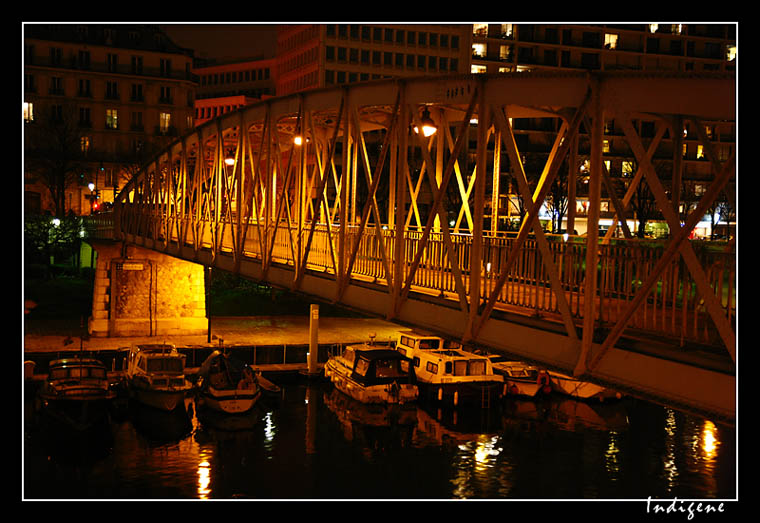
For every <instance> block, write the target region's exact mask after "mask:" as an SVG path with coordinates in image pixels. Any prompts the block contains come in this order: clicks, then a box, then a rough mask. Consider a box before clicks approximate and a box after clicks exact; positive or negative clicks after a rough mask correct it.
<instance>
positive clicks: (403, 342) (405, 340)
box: [401, 336, 414, 348]
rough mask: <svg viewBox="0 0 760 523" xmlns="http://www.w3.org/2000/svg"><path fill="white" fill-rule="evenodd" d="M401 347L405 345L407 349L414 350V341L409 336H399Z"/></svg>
mask: <svg viewBox="0 0 760 523" xmlns="http://www.w3.org/2000/svg"><path fill="white" fill-rule="evenodd" d="M401 345H406V346H407V347H409V348H414V340H413V339H412V338H410V337H409V336H401Z"/></svg>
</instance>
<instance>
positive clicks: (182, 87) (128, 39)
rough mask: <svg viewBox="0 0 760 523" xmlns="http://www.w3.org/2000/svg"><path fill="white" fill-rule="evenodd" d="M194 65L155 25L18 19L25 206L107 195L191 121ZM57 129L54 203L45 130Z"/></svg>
mask: <svg viewBox="0 0 760 523" xmlns="http://www.w3.org/2000/svg"><path fill="white" fill-rule="evenodd" d="M191 65H192V51H190V50H187V49H182V48H179V47H178V46H176V45H175V44H174V43H173V42H172V41H171V40H170V39H169V38H168V37H167V36H166V35H165V34H164V33H163V32H161V31H160V30H159V29H158V28H156V27H153V26H146V25H120V24H114V25H100V24H99V25H90V24H26V25H24V93H23V96H24V139H25V156H24V161H25V162H24V182H25V205H26V210H27V211H31V212H41V211H51V212H69V211H72V212H74V213H75V214H89V213H90V212H92V211H94V210H96V209H97V207H98V206H99V205H101V204H103V203H105V202H111V201H113V195H114V194H115V192H116V191H118V189H119V187H122V186H123V185H124V184H125V183H126V181H127V180H128V179H129V178H130V177H131V175H132V173H133V172H134V171H135V170H136V169H137V168H138V167H139V165H140V164H141V163H142V162H144V161H146V160H147V159H148V158H149V157H150V155H152V154H154V153H155V152H157V151H158V150H160V149H161V148H163V147H164V146H165V145H166V144H168V143H169V142H170V141H172V140H174V139H176V137H178V136H181V135H182V134H184V133H185V132H187V131H188V130H189V129H191V128H192V127H193V116H194V107H193V103H194V96H195V90H196V87H197V82H196V80H195V79H194V77H193V75H192V73H191ZM51 121H54V122H56V125H52V124H51ZM64 124H65V125H64ZM64 128H65V129H66V131H65V132H66V134H67V136H66V138H67V144H66V145H65V146H60V147H59V150H58V151H57V152H56V154H57V155H61V156H63V157H65V164H66V166H65V167H59V171H60V172H58V173H57V174H56V176H58V177H65V178H66V181H65V183H66V185H67V189H66V194H65V202H64V207H65V208H64V209H60V210H58V211H56V209H55V202H54V201H53V199H52V197H51V195H50V191H49V190H48V189H47V187H46V186H47V185H49V184H50V183H51V180H50V179H49V178H50V174H45V172H48V173H49V172H50V168H49V167H50V166H49V162H48V163H46V161H45V159H46V158H49V157H50V156H51V155H52V151H51V150H50V149H49V144H48V145H46V144H44V143H42V142H47V140H44V139H43V138H42V136H46V135H49V134H50V133H51V132H60V131H61V129H64ZM90 184H92V186H91V187H92V189H90Z"/></svg>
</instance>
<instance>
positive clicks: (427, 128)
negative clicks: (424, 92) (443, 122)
mask: <svg viewBox="0 0 760 523" xmlns="http://www.w3.org/2000/svg"><path fill="white" fill-rule="evenodd" d="M420 123H422V135H423V136H424V137H425V138H427V137H428V136H432V135H434V134H435V132H436V131H437V130H438V127H437V126H436V125H435V122H434V121H433V119H432V118H430V111H428V109H427V107H425V110H424V111H423V112H422V118H420ZM414 132H415V133H417V134H420V131H419V129H417V126H416V125H415V126H414Z"/></svg>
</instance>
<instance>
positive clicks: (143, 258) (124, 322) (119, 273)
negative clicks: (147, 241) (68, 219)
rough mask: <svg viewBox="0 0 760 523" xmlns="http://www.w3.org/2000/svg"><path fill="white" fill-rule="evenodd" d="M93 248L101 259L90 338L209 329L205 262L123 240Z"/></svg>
mask: <svg viewBox="0 0 760 523" xmlns="http://www.w3.org/2000/svg"><path fill="white" fill-rule="evenodd" d="M92 246H93V248H94V249H95V250H96V252H97V263H96V267H95V283H94V288H93V300H92V315H91V316H90V319H89V322H88V332H89V334H90V335H91V336H95V337H124V336H162V335H204V334H206V333H207V331H208V318H207V316H206V299H205V282H204V267H203V265H199V264H197V263H193V262H190V261H186V260H181V259H179V258H175V257H172V256H167V255H165V254H162V253H160V252H157V251H154V250H150V249H144V248H142V247H138V246H135V245H128V244H125V243H123V242H116V241H103V242H93V244H92Z"/></svg>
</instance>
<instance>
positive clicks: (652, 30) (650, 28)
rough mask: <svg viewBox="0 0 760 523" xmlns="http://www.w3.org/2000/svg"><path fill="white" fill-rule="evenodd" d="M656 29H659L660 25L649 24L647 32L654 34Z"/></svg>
mask: <svg viewBox="0 0 760 523" xmlns="http://www.w3.org/2000/svg"><path fill="white" fill-rule="evenodd" d="M658 27H660V24H649V32H650V33H656V32H657V28H658Z"/></svg>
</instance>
